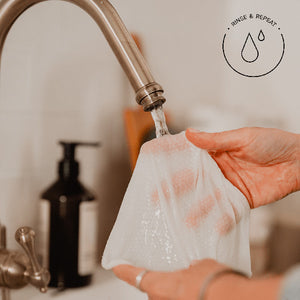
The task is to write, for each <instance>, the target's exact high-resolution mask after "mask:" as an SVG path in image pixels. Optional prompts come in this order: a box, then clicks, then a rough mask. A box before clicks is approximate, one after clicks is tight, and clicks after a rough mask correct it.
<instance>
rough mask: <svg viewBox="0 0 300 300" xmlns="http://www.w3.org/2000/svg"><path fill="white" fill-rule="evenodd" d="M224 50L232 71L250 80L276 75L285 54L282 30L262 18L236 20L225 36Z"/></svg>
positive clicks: (270, 20) (241, 17) (258, 16)
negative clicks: (273, 73)
mask: <svg viewBox="0 0 300 300" xmlns="http://www.w3.org/2000/svg"><path fill="white" fill-rule="evenodd" d="M222 50H223V55H224V58H225V60H226V62H227V64H228V65H229V67H230V68H231V69H232V70H234V71H235V72H236V73H238V74H240V75H242V76H246V77H262V76H265V75H267V74H269V73H271V72H272V71H274V70H275V69H276V68H277V67H278V66H279V64H280V63H281V61H282V59H283V56H284V52H285V40H284V37H283V34H282V33H281V28H280V27H279V26H278V24H277V22H276V21H275V20H273V19H272V18H270V17H268V16H265V15H262V14H252V13H251V14H245V15H242V16H240V17H238V18H236V19H234V20H233V21H232V22H231V23H230V26H229V27H228V28H227V32H226V33H225V34H224V36H223V42H222Z"/></svg>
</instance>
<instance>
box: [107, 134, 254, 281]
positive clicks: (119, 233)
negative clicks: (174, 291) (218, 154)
mask: <svg viewBox="0 0 300 300" xmlns="http://www.w3.org/2000/svg"><path fill="white" fill-rule="evenodd" d="M249 213H250V208H249V205H248V202H247V200H246V198H245V197H244V195H243V194H242V193H241V192H240V191H239V190H238V189H237V188H236V187H234V186H233V185H232V184H231V183H230V182H229V181H228V180H227V179H226V178H225V177H224V175H223V174H222V172H221V170H220V169H219V167H218V165H217V164H216V162H215V161H214V160H213V159H212V158H211V156H210V155H209V154H208V153H207V151H205V150H202V149H199V148H197V147H196V146H194V145H193V144H192V143H190V142H189V141H188V140H187V139H186V137H185V133H184V132H182V133H180V134H177V135H166V136H163V137H161V138H157V139H154V140H152V141H150V142H147V143H145V144H144V145H143V146H142V148H141V151H140V155H139V158H138V161H137V164H136V167H135V170H134V172H133V175H132V178H131V181H130V183H129V186H128V188H127V191H126V194H125V196H124V200H123V203H122V205H121V208H120V211H119V214H118V217H117V220H116V222H115V224H114V227H113V230H112V232H111V234H110V237H109V239H108V242H107V245H106V248H105V251H104V254H103V258H102V266H103V267H104V268H105V269H111V268H112V267H114V266H116V265H119V264H130V265H135V266H139V267H144V268H146V269H149V270H155V271H174V270H178V269H183V268H187V267H188V266H189V265H190V263H191V262H192V261H193V260H197V259H203V258H213V259H216V260H217V261H219V262H221V263H224V264H226V265H228V266H230V267H232V268H234V269H237V270H240V271H243V272H245V273H247V274H249V275H250V274H251V268H250V253H249Z"/></svg>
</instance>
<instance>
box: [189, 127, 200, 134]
mask: <svg viewBox="0 0 300 300" xmlns="http://www.w3.org/2000/svg"><path fill="white" fill-rule="evenodd" d="M187 131H188V132H189V133H192V134H196V133H199V132H200V131H199V130H196V129H194V128H188V129H187Z"/></svg>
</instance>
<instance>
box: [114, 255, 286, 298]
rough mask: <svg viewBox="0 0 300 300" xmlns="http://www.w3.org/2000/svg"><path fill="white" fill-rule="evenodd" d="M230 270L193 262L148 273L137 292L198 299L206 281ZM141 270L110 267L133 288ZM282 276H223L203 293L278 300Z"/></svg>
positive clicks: (215, 279)
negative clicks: (176, 268)
mask: <svg viewBox="0 0 300 300" xmlns="http://www.w3.org/2000/svg"><path fill="white" fill-rule="evenodd" d="M225 269H229V268H228V267H226V266H225V265H222V264H220V263H218V262H216V261H215V260H212V259H204V260H199V261H195V262H194V263H193V264H192V265H191V266H190V267H189V268H188V269H183V270H179V271H175V272H152V271H150V272H147V273H146V274H145V275H144V276H143V279H142V281H141V283H140V289H141V290H142V291H143V292H145V293H147V294H148V296H149V300H198V299H199V296H200V293H201V292H200V291H202V288H203V285H204V284H205V283H206V280H207V278H209V277H210V276H212V275H213V274H216V273H219V272H220V271H222V270H225ZM143 270H144V269H143V268H137V267H134V266H130V265H119V266H116V267H114V268H113V271H114V273H115V275H116V276H117V277H119V278H120V279H122V280H124V281H126V282H127V283H129V284H130V285H132V286H135V284H136V283H135V280H136V277H137V275H138V274H140V272H141V271H143ZM281 280H282V277H281V276H276V277H269V278H263V279H248V278H246V277H243V276H240V275H237V274H234V273H223V274H222V275H221V276H219V277H217V276H216V277H215V278H214V279H212V280H211V281H210V282H209V284H208V285H207V286H206V288H205V291H204V297H205V300H220V299H223V300H229V299H230V300H240V299H243V300H250V299H251V300H252V299H256V300H274V299H277V296H278V294H279V288H280V285H281Z"/></svg>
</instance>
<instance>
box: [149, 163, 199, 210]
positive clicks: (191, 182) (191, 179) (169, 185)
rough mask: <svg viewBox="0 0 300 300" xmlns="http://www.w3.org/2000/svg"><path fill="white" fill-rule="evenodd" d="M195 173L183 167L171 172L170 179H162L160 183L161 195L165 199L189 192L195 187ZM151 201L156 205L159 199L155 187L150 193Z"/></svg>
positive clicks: (178, 196) (168, 199)
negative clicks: (173, 172)
mask: <svg viewBox="0 0 300 300" xmlns="http://www.w3.org/2000/svg"><path fill="white" fill-rule="evenodd" d="M195 182H196V174H195V173H194V172H193V171H192V170H191V169H184V170H180V171H178V172H176V173H175V174H173V176H172V178H171V180H168V181H167V180H163V181H162V182H161V184H160V189H161V191H162V195H163V197H164V199H166V201H170V199H171V197H172V196H175V198H176V199H178V198H180V197H181V196H183V195H184V194H187V193H189V192H191V191H192V190H193V189H194V188H195ZM151 200H152V202H153V203H154V204H155V205H157V204H158V202H159V201H160V199H159V191H158V189H155V190H154V191H153V192H152V194H151Z"/></svg>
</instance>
